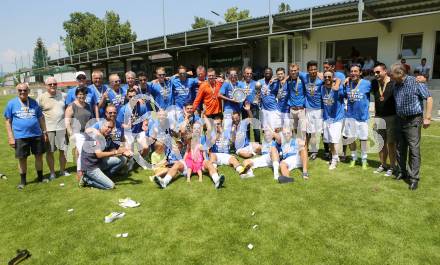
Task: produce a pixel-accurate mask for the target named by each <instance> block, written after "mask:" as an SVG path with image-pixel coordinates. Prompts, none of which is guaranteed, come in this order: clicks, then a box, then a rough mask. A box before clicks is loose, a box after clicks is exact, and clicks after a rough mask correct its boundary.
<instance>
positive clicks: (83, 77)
mask: <svg viewBox="0 0 440 265" xmlns="http://www.w3.org/2000/svg"><path fill="white" fill-rule="evenodd" d="M76 80H86V77H85V76H78V78H77V79H76Z"/></svg>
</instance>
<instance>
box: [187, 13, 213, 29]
mask: <svg viewBox="0 0 440 265" xmlns="http://www.w3.org/2000/svg"><path fill="white" fill-rule="evenodd" d="M213 25H214V22H212V21H211V20H209V19H206V18H203V17H197V16H195V17H194V23H193V24H191V28H192V29H199V28H205V27H208V26H213Z"/></svg>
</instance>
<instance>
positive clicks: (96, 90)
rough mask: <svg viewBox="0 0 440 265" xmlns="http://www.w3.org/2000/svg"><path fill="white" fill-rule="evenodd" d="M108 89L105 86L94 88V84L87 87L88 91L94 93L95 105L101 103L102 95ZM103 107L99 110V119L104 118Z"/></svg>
mask: <svg viewBox="0 0 440 265" xmlns="http://www.w3.org/2000/svg"><path fill="white" fill-rule="evenodd" d="M108 89H109V87H108V86H107V85H105V84H103V85H101V86H100V87H96V86H95V85H94V84H91V85H89V86H88V87H87V90H88V91H93V93H95V98H96V104H99V102H100V101H101V98H102V94H104V93H105V91H107V90H108ZM105 107H106V106H105V105H104V106H103V107H102V108H100V109H99V117H104V116H105Z"/></svg>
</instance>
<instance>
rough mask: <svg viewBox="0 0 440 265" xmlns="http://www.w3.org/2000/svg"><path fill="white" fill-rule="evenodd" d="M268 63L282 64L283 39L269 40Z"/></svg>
mask: <svg viewBox="0 0 440 265" xmlns="http://www.w3.org/2000/svg"><path fill="white" fill-rule="evenodd" d="M270 62H271V63H281V62H284V37H281V38H271V39H270Z"/></svg>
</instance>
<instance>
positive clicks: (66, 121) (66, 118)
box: [64, 106, 73, 137]
mask: <svg viewBox="0 0 440 265" xmlns="http://www.w3.org/2000/svg"><path fill="white" fill-rule="evenodd" d="M72 116H73V110H72V106H68V107H67V109H66V113H65V114H64V124H65V125H66V130H67V135H68V136H69V137H70V136H71V135H72V133H73V129H72V125H71V120H72Z"/></svg>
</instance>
